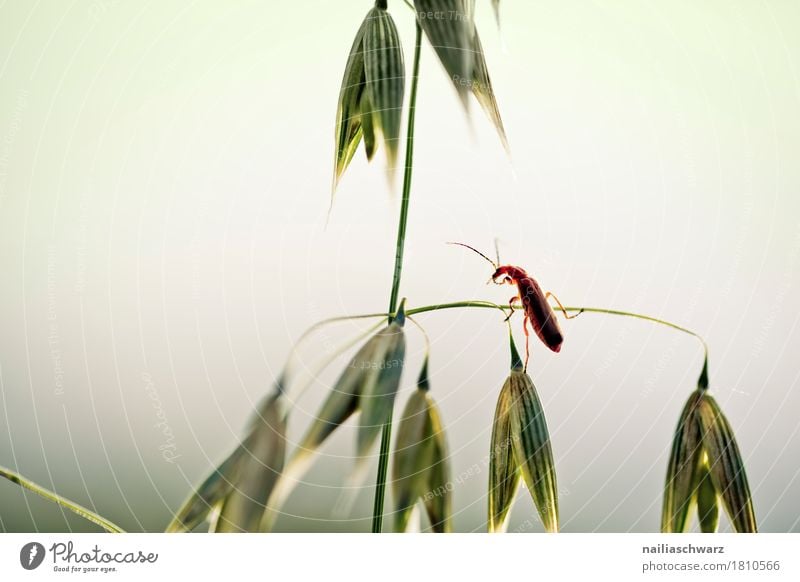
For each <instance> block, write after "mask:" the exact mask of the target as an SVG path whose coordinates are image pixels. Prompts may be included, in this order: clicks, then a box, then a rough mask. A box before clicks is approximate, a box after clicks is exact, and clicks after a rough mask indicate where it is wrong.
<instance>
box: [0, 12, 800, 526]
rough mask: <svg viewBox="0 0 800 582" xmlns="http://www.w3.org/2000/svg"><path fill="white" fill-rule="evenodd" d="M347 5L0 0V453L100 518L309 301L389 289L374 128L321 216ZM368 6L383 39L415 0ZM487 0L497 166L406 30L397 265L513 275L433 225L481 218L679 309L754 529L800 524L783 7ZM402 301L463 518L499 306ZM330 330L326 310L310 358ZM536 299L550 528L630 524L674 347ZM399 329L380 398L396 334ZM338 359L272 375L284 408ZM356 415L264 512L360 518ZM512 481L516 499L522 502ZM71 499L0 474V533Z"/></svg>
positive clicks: (164, 516) (481, 494) (162, 508)
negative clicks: (543, 329)
mask: <svg viewBox="0 0 800 582" xmlns="http://www.w3.org/2000/svg"><path fill="white" fill-rule="evenodd" d="M369 7H370V3H369V2H366V1H365V2H353V1H348V2H343V1H337V2H333V1H327V2H324V1H316V2H314V1H303V2H255V1H249V2H211V1H204V2H171V1H159V2H139V1H135V2H134V1H132V0H106V1H103V0H97V1H94V2H81V1H75V2H72V1H65V0H50V1H33V0H31V1H22V0H16V1H13V0H12V1H6V2H3V3H0V382H1V387H2V400H1V401H0V406H1V407H2V409H1V410H2V413H0V464H3V465H7V466H16V467H18V468H19V469H20V470H21V471H22V472H23V473H24V474H25V475H27V476H29V477H31V478H33V479H35V480H37V481H39V482H41V483H43V484H45V485H47V486H50V487H52V488H54V489H56V490H57V491H58V492H59V493H61V494H64V495H66V496H68V497H70V498H73V499H75V500H77V501H80V502H81V503H84V504H86V505H89V506H93V507H96V508H97V510H98V511H99V512H101V513H102V514H104V515H105V516H107V517H108V518H110V519H112V520H114V521H116V522H117V523H119V524H120V525H122V526H123V527H125V528H129V529H131V530H137V531H138V530H142V529H146V530H159V529H161V528H163V527H164V526H165V525H166V523H167V522H168V520H169V518H170V516H171V512H172V511H174V510H175V509H176V508H177V507H178V506H179V504H180V502H181V500H182V499H183V497H184V496H185V494H186V493H187V491H188V489H189V487H190V485H191V484H192V483H194V482H196V481H197V480H198V479H200V478H201V477H202V476H203V475H204V474H205V473H206V472H207V471H208V470H209V469H210V467H211V466H212V463H213V462H215V461H219V460H220V459H221V458H223V457H224V455H225V454H226V453H227V452H228V451H229V450H230V448H231V447H232V446H233V444H234V443H235V441H236V439H237V438H238V436H239V435H240V434H241V430H242V428H243V427H244V424H245V422H246V419H247V417H248V415H249V413H250V411H251V409H252V408H253V406H254V403H256V402H257V401H258V399H259V398H260V397H261V396H262V395H263V394H264V393H265V392H266V391H267V389H268V387H269V385H270V383H271V381H272V379H273V377H274V375H275V374H276V373H277V371H278V370H279V369H280V367H281V365H282V363H283V360H284V358H285V357H286V354H287V351H288V349H289V347H290V345H291V343H292V342H293V341H294V340H295V339H296V338H297V337H298V336H299V334H300V333H301V332H302V330H303V329H305V328H306V327H307V326H308V325H310V324H311V323H313V322H314V321H316V320H318V319H321V318H323V317H327V316H331V315H339V314H343V313H357V312H372V311H381V310H384V309H385V308H386V304H387V297H388V293H389V286H390V279H391V269H392V265H391V258H392V257H393V245H394V236H395V228H396V226H395V225H396V218H397V212H398V207H399V200H398V197H399V187H398V185H399V183H398V184H396V185H395V192H394V195H390V193H389V191H388V189H387V187H386V179H385V173H384V171H383V170H382V166H381V164H382V162H381V160H380V159H379V160H378V161H377V162H376V163H374V164H372V165H370V166H368V165H367V164H366V162H365V160H364V156H363V153H362V152H359V154H358V155H357V156H356V158H355V161H354V162H353V164H352V167H351V169H350V170H349V171H348V173H347V175H346V177H345V179H344V181H343V183H342V184H341V187H340V190H339V192H338V197H337V199H336V204H335V206H334V208H333V212H332V214H331V216H330V223H329V225H328V226H327V228H325V220H326V213H327V210H328V204H329V195H330V179H331V167H332V145H333V143H332V138H333V121H334V113H335V107H336V99H337V95H338V91H339V84H340V80H341V75H342V70H343V67H344V63H345V60H346V57H347V54H348V51H349V48H350V44H351V42H352V38H353V36H354V34H355V31H356V29H357V28H358V26H359V24H360V21H361V19H362V18H363V16H364V14H365V13H366V12H367V10H368V8H369ZM390 8H391V11H392V14H393V15H394V17H395V19H396V20H397V22H398V26H399V28H400V32H401V35H402V39H403V42H404V45H405V50H406V61H407V65H409V64H410V60H411V50H412V48H413V21H412V14H411V12H410V10H408V8H407V7H405V6H404V5H403V4H402V3H401V2H399V1H397V0H395V1H392V2H390ZM501 11H502V21H503V26H502V30H501V31H500V32H498V31H497V28H496V25H495V22H494V20H493V16H492V13H491V10H490V8H489V6H488V2H479V7H478V14H477V20H478V26H479V30H480V32H481V35H482V38H483V44H484V46H485V49H486V55H487V61H488V64H489V68H490V72H491V75H492V78H493V81H494V84H495V89H496V92H497V96H498V101H499V104H500V107H501V111H502V115H503V118H504V120H505V123H506V126H507V129H508V135H509V139H510V142H511V146H512V153H513V163H511V162H509V160H508V159H507V157H506V156H505V154H504V152H503V150H502V148H501V147H500V145H499V142H498V140H497V137H496V135H495V134H494V132H493V129H492V127H491V125H490V124H489V123H488V122H487V121H486V119H485V117H484V116H483V115H482V113H481V112H480V111H479V109H478V108H477V107H473V116H472V122H471V123H470V122H468V121H467V118H466V117H465V116H464V114H463V112H462V110H461V109H460V108H459V104H458V101H457V98H456V97H455V94H454V91H453V90H452V88H451V87H450V86H449V83H448V80H447V79H446V76H445V75H444V73H443V71H442V68H441V66H440V65H439V63H438V62H437V61H436V59H435V56H434V54H433V52H432V51H431V49H430V47H429V46H427V45H426V46H425V47H424V52H423V54H422V78H421V82H420V94H419V104H418V117H417V119H418V131H417V156H416V167H415V174H414V191H413V195H412V208H411V222H410V227H409V239H408V248H407V255H406V259H407V263H406V271H405V277H404V280H403V288H402V293H403V295H407V296H408V297H409V301H410V303H412V304H413V305H422V304H426V303H430V302H437V301H445V300H457V299H466V298H485V299H491V300H496V301H505V300H507V299H508V296H509V295H510V293H509V289H508V288H503V289H499V288H496V287H487V286H485V285H484V282H485V281H486V278H487V277H488V275H489V274H490V273H489V266H488V265H487V264H485V263H484V262H482V261H481V260H479V259H478V258H476V257H474V256H470V255H469V254H467V253H466V252H462V251H461V250H459V249H455V248H453V247H448V246H445V245H444V244H443V243H444V242H445V241H448V240H461V241H465V242H469V243H471V244H474V245H476V246H479V247H481V248H483V249H487V250H488V249H490V248H491V241H492V238H493V237H494V236H497V237H499V238H500V241H501V249H502V254H503V259H504V260H507V261H509V262H511V263H512V264H519V265H521V266H523V267H525V268H527V269H528V270H529V271H530V272H531V273H533V274H534V275H535V276H536V277H537V278H538V279H539V280H540V281H541V283H542V285H543V287H544V288H545V289H549V290H552V291H554V292H556V293H557V294H558V295H559V296H560V298H561V299H562V300H563V301H564V302H565V303H567V304H571V305H577V304H583V305H593V306H604V307H612V308H621V309H630V310H635V311H641V312H646V313H649V314H652V315H655V316H659V317H664V318H668V319H671V320H674V321H676V322H679V323H682V324H685V325H686V326H689V327H691V328H692V329H695V330H697V331H698V332H700V333H702V334H704V335H705V336H706V337H707V339H708V340H709V343H710V346H711V383H712V390H713V393H714V394H715V395H716V396H717V398H718V399H719V401H720V403H721V405H722V406H723V408H724V410H725V411H726V413H727V415H728V417H729V419H730V421H731V423H732V424H733V426H734V428H735V431H736V434H737V436H738V439H739V442H740V445H741V449H742V452H743V455H744V457H745V459H746V463H747V469H748V474H749V477H750V483H751V486H752V489H753V495H754V498H755V507H756V513H757V516H758V518H759V522H760V525H761V528H762V530H765V531H778V532H782V531H798V530H800V501H799V500H800V478H798V470H799V469H800V467H798V459H799V458H800V435H799V434H798V422H797V417H798V410H800V390H799V389H798V388H800V386H798V368H799V367H798V360H797V355H798V353H800V331H798V328H797V324H798V312H799V311H800V293H799V292H798V282H799V279H800V199H799V196H798V194H799V193H800V164H798V163H797V155H798V152H799V151H800V117H799V116H798V111H800V78H799V74H800V69H799V68H798V67H799V66H800V65H799V64H798V63H799V62H800V35H798V34H797V31H798V30H800V4H798V3H797V2H795V1H794V0H771V1H757V0H738V1H730V0H718V1H704V2H696V1H688V0H687V1H680V2H676V1H670V2H666V1H662V2H655V1H621V0H620V1H604V2H600V1H595V2H584V1H563V0H559V1H557V2H556V1H552V2H527V1H526V2H521V1H515V0H504V1H503V2H502V7H501ZM473 105H475V104H473ZM420 322H421V323H423V324H424V325H425V326H426V328H427V330H428V332H429V334H430V335H431V338H432V341H433V355H432V358H433V359H432V364H431V365H432V391H433V392H432V393H433V395H434V396H435V398H436V399H437V400H438V402H439V403H440V405H441V409H442V414H443V417H444V420H445V422H446V425H447V430H448V438H449V442H450V447H451V450H452V454H453V458H452V462H453V471H454V475H455V478H456V481H457V483H456V487H455V493H454V494H455V510H456V515H455V526H456V529H458V530H461V531H472V530H477V531H482V530H483V529H484V527H485V523H484V520H485V518H484V514H485V506H486V499H485V489H486V481H487V475H486V471H485V468H484V467H483V465H482V463H483V462H484V459H485V458H486V454H487V451H488V439H489V433H490V423H491V418H492V414H493V411H494V402H495V399H496V397H497V393H498V390H499V388H500V385H501V383H502V381H503V379H504V376H505V374H506V372H507V360H508V358H507V353H506V342H505V337H504V327H503V326H502V325H501V322H500V316H499V314H496V313H493V312H489V311H480V312H447V313H440V314H433V315H429V316H425V317H420ZM514 323H515V326H516V327H515V329H516V331H517V333H518V334H519V335H520V336H521V333H520V331H521V330H520V329H519V325H520V321H519V320H517V321H515V322H514ZM355 327H358V326H354V325H353V324H345V325H343V326H339V327H338V328H331V329H330V330H329V331H327V332H325V333H323V334H322V335H321V336H319V338H318V340H317V342H316V343H314V342H312V344H310V345H309V349H307V350H306V351H305V352H304V357H305V358H307V359H308V361H309V362H311V360H312V359H313V357H314V356H317V357H319V356H323V355H325V354H326V353H327V350H330V349H331V347H332V346H334V345H335V344H336V342H338V341H341V340H343V339H344V338H345V335H346V334H347V333H353V331H354V328H355ZM359 329H360V328H359ZM564 329H565V333H566V336H567V337H566V342H565V344H564V348H563V350H562V352H561V353H560V354H552V353H550V352H547V351H546V350H545V349H544V348H543V347H542V346H541V345H534V346H533V360H532V364H531V371H532V375H533V377H534V380H535V381H536V383H537V386H538V388H539V392H540V394H541V397H542V399H543V402H544V405H545V409H546V412H547V417H548V421H549V424H550V429H551V433H552V439H553V448H554V453H555V457H556V462H557V466H558V476H559V486H560V489H561V493H562V495H561V513H562V523H563V529H564V530H565V531H595V530H599V531H654V530H656V529H657V528H658V524H659V514H660V503H661V488H662V484H663V478H664V473H665V470H666V455H667V452H668V448H669V445H670V440H671V434H672V431H673V429H674V426H675V424H676V422H677V419H678V414H679V412H680V409H681V407H682V405H683V403H684V401H685V399H686V397H687V396H688V394H689V392H690V391H691V390H692V389H693V387H694V383H695V381H696V377H697V374H698V372H699V366H700V362H701V360H700V358H701V352H700V349H699V345H698V344H697V343H696V342H695V341H694V340H692V339H691V338H689V337H688V336H683V335H681V334H679V333H677V332H674V331H670V330H667V329H662V328H657V327H654V326H652V325H649V324H646V323H643V322H636V321H628V320H623V319H617V318H611V317H601V316H594V315H584V316H582V317H581V318H579V319H578V320H576V321H572V322H567V323H565V324H564ZM409 338H410V340H409V341H410V352H411V353H410V356H409V364H410V368H409V370H408V372H407V373H406V376H405V380H406V384H405V386H404V388H403V391H402V393H401V394H400V396H399V403H400V405H402V403H403V402H404V401H405V399H406V397H407V393H408V390H409V388H410V384H411V382H412V380H413V377H414V376H415V375H416V362H418V361H419V357H420V354H421V350H422V340H421V338H420V336H419V334H418V333H417V332H415V331H414V330H413V329H412V330H411V331H410V332H409ZM335 375H336V370H335V369H333V370H331V371H330V372H329V373H328V374H326V375H324V377H323V380H324V381H323V382H320V383H318V384H317V385H315V387H314V388H312V389H311V390H310V391H309V392H308V393H307V394H306V396H305V397H304V398H303V399H302V400H301V401H300V406H299V408H298V410H297V411H296V412H295V413H294V414H293V416H292V418H291V423H292V427H291V431H292V437H293V438H297V437H298V435H299V434H300V432H301V431H302V429H303V427H304V426H305V424H306V423H307V421H308V418H309V415H310V414H313V413H314V412H315V410H316V408H317V406H318V403H319V400H320V399H321V398H322V397H323V395H324V393H325V390H326V385H325V384H326V383H330V381H331V380H332V379H333V378H334V377H335ZM148 377H149V378H151V380H150V381H149V382H148V380H147V378H148ZM159 414H160V415H161V417H162V418H164V419H166V426H167V427H168V429H169V431H170V432H171V435H172V436H171V439H169V438H168V437H167V436H166V435H164V434H163V432H162V429H161V428H158V427H156V424H157V423H158V422H159ZM353 438H354V434H353V431H352V430H350V429H349V427H348V429H343V430H341V431H339V433H338V434H337V435H336V437H335V438H334V439H333V442H331V443H329V445H328V446H326V448H325V449H324V456H323V457H322V458H321V459H320V462H319V463H318V465H317V466H316V467H315V469H314V470H313V471H312V472H311V473H310V474H309V475H308V478H307V481H308V483H307V484H305V485H304V486H302V487H301V488H300V490H298V491H297V492H296V494H295V495H294V496H293V497H292V498H291V499H290V502H289V504H288V505H287V507H286V510H287V512H288V513H290V514H294V515H302V516H304V517H285V518H283V519H281V521H280V522H279V524H278V528H279V529H282V530H323V531H339V530H356V531H365V530H367V529H368V515H369V513H370V509H371V493H372V491H371V490H370V489H369V487H368V486H366V489H365V490H364V491H363V492H362V494H361V496H360V497H359V500H358V503H357V504H356V506H355V508H354V509H353V512H352V514H351V516H350V518H351V520H350V521H344V520H342V519H341V518H340V517H339V516H337V515H336V514H335V512H334V511H333V510H332V506H333V504H334V502H335V500H336V498H337V494H338V490H337V488H338V487H340V486H341V485H342V484H343V483H344V479H345V473H346V472H347V471H348V469H349V467H350V466H351V464H352V459H351V458H350V455H352V451H353ZM168 441H169V442H171V443H172V444H173V445H174V447H175V451H176V453H177V454H179V455H180V456H179V457H178V459H177V460H176V461H175V462H174V463H168V462H166V461H165V460H164V459H163V457H162V455H161V452H160V450H159V447H160V446H163V445H165V444H167V443H168ZM476 464H477V468H476ZM526 495H527V494H526V493H524V492H522V493H521V494H520V497H519V501H518V504H517V506H516V508H515V511H514V516H513V520H512V523H511V527H510V529H511V530H520V531H539V530H540V526H539V525H538V524H537V523H535V518H534V514H535V512H534V511H533V506H532V503H531V502H530V500H529V499H528V498H527V497H526ZM725 527H726V528H727V524H726V525H725ZM65 528H69V529H72V530H76V531H78V530H80V531H83V530H90V529H92V526H90V525H87V524H85V522H82V521H80V520H78V519H75V518H73V517H66V518H65V517H64V516H62V513H61V512H60V511H59V510H58V509H57V508H54V507H53V506H50V505H48V504H47V503H45V502H44V501H41V500H39V499H38V498H35V497H33V496H31V495H28V496H23V495H22V493H21V492H20V491H19V490H18V489H17V488H16V487H15V486H13V485H11V484H9V483H0V530H7V531H20V530H22V531H26V530H35V529H38V530H62V529H65Z"/></svg>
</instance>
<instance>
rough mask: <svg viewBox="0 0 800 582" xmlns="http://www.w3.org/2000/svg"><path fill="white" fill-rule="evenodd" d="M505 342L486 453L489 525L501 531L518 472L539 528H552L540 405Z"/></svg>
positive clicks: (549, 465) (554, 506)
mask: <svg viewBox="0 0 800 582" xmlns="http://www.w3.org/2000/svg"><path fill="white" fill-rule="evenodd" d="M509 337H510V342H511V373H510V374H509V376H508V378H507V379H506V381H505V383H504V384H503V387H502V389H501V390H500V395H499V397H498V400H497V408H496V410H495V419H494V424H493V426H492V443H491V450H490V459H489V531H490V532H503V531H505V529H506V528H507V526H508V514H509V511H510V509H511V506H512V505H513V502H514V496H515V493H516V490H517V486H518V484H519V481H520V477H522V478H523V479H524V480H525V484H526V486H527V488H528V491H529V492H530V494H531V497H532V498H533V502H534V504H535V505H536V509H537V511H538V512H539V517H540V519H541V520H542V525H543V526H544V529H545V531H548V532H557V531H558V488H557V483H556V471H555V463H554V462H553V451H552V448H551V445H550V436H549V432H548V430H547V423H546V421H545V416H544V410H543V409H542V404H541V401H540V400H539V396H538V395H537V393H536V387H535V386H534V385H533V380H531V377H530V376H529V375H528V374H527V373H526V372H525V371H524V370H523V366H522V361H521V359H520V357H519V353H518V352H517V348H516V346H515V345H514V340H513V337H511V336H510V333H509Z"/></svg>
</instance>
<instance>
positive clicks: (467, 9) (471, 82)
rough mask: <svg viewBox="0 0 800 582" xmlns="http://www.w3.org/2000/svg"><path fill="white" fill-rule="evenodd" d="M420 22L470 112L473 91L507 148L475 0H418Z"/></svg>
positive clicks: (415, 2) (507, 148)
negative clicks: (479, 27)
mask: <svg viewBox="0 0 800 582" xmlns="http://www.w3.org/2000/svg"><path fill="white" fill-rule="evenodd" d="M414 7H415V8H416V12H417V20H418V21H419V23H420V26H422V29H423V30H424V31H425V35H426V36H427V37H428V40H429V41H430V43H431V45H432V46H433V48H434V50H435V51H436V54H437V56H438V57H439V61H441V63H442V66H443V67H444V69H445V71H446V72H447V75H448V76H449V77H450V80H451V82H452V83H453V85H454V86H455V88H456V91H457V92H458V96H459V98H460V99H461V103H462V104H463V105H464V108H465V109H466V110H467V111H469V93H470V92H472V93H473V94H474V95H475V98H476V99H477V100H478V102H479V103H480V105H481V107H482V108H483V110H484V111H485V112H486V115H487V116H488V117H489V119H490V120H491V122H492V123H493V124H494V126H495V129H496V130H497V133H498V135H499V136H500V140H501V141H502V143H503V147H504V148H505V149H506V151H508V150H509V147H508V139H507V138H506V131H505V128H504V127H503V121H502V119H501V117H500V110H499V108H498V106H497V100H496V99H495V95H494V89H493V88H492V82H491V79H490V78H489V69H488V67H487V66H486V59H485V57H484V53H483V46H482V45H481V40H480V36H479V35H478V30H477V28H476V27H475V21H474V0H414Z"/></svg>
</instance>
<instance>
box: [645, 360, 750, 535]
mask: <svg viewBox="0 0 800 582" xmlns="http://www.w3.org/2000/svg"><path fill="white" fill-rule="evenodd" d="M704 370H705V367H704ZM704 378H707V377H706V375H705V372H704V374H703V375H702V376H701V387H700V388H698V389H697V390H695V391H694V392H693V393H692V395H691V396H690V397H689V400H688V402H687V403H686V405H685V406H684V409H683V413H682V414H681V418H680V420H679V422H678V427H677V429H676V431H675V437H674V439H673V444H672V452H671V454H670V463H669V467H668V469H667V479H666V485H665V488H664V505H663V511H662V515H661V531H662V532H665V533H680V532H684V531H686V530H687V529H688V521H689V514H690V512H691V510H692V509H693V508H696V509H697V512H698V519H699V522H700V529H701V531H703V532H713V531H716V529H717V525H718V523H719V503H720V501H721V503H722V505H723V507H724V508H725V511H726V513H727V514H728V516H729V518H730V520H731V523H732V525H733V527H734V529H735V530H736V531H737V532H740V533H751V532H755V531H757V525H756V519H755V513H754V511H753V503H752V498H751V495H750V488H749V485H748V483H747V476H746V474H745V469H744V462H743V461H742V457H741V454H740V453H739V447H738V445H737V444H736V438H735V437H734V434H733V430H732V429H731V426H730V424H729V423H728V420H727V418H725V415H724V414H723V413H722V410H721V409H720V408H719V405H718V404H717V402H716V400H714V398H713V397H712V396H710V395H709V394H708V392H707V380H705V381H703V379H704Z"/></svg>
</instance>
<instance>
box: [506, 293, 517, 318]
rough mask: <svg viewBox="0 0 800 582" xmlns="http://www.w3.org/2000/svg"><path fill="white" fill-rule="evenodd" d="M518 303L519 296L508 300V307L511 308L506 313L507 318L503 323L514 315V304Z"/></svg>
mask: <svg viewBox="0 0 800 582" xmlns="http://www.w3.org/2000/svg"><path fill="white" fill-rule="evenodd" d="M517 301H519V295H514V296H513V297H512V298H511V299H509V300H508V306H509V307H510V308H511V311H510V312H509V313H508V317H506V318H505V319H504V320H503V321H508V320H509V319H511V316H512V315H514V303H516V302H517Z"/></svg>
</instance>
